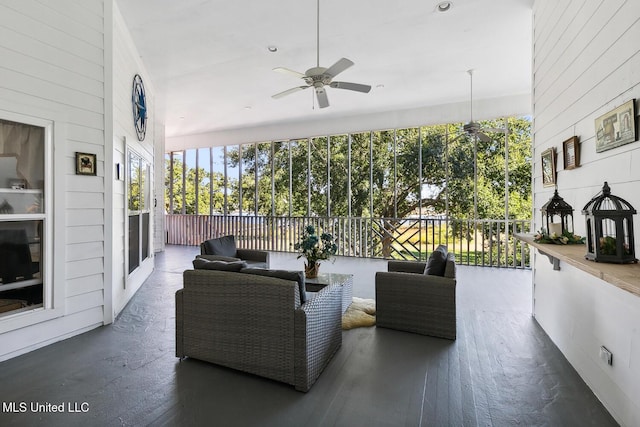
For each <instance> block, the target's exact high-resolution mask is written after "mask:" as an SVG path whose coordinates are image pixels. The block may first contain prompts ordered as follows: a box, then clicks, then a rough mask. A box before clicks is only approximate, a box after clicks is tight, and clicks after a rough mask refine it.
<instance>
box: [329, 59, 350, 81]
mask: <svg viewBox="0 0 640 427" xmlns="http://www.w3.org/2000/svg"><path fill="white" fill-rule="evenodd" d="M352 65H353V62H352V61H350V60H348V59H347V58H340V59H339V60H338V62H336V63H335V64H333V65H332V66H331V67H329V68H327V70H326V71H325V72H324V74H328V75H330V76H331V77H335V76H337V75H338V74H340V73H341V72H343V71H344V70H346V69H347V68H349V67H351V66H352Z"/></svg>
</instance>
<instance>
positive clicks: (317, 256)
mask: <svg viewBox="0 0 640 427" xmlns="http://www.w3.org/2000/svg"><path fill="white" fill-rule="evenodd" d="M293 247H294V249H295V250H296V251H298V253H299V255H298V258H302V257H305V258H306V259H307V262H308V264H309V265H314V264H315V263H317V262H318V261H322V260H327V259H330V258H331V257H333V256H335V254H336V252H338V245H336V244H335V242H334V240H333V236H332V235H331V234H329V233H321V234H320V236H318V235H317V234H316V229H315V227H314V226H313V225H307V226H306V227H305V229H304V232H303V233H302V236H300V241H299V242H298V243H296V244H295V245H294V246H293Z"/></svg>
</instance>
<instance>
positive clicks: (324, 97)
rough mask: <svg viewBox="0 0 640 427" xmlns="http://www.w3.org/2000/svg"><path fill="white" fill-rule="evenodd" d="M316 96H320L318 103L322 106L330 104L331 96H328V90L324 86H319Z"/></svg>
mask: <svg viewBox="0 0 640 427" xmlns="http://www.w3.org/2000/svg"><path fill="white" fill-rule="evenodd" d="M316 96H317V97H318V105H319V106H320V108H326V107H328V106H329V98H327V91H326V90H324V88H317V89H316Z"/></svg>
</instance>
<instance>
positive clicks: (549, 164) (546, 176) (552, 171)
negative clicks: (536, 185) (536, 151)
mask: <svg viewBox="0 0 640 427" xmlns="http://www.w3.org/2000/svg"><path fill="white" fill-rule="evenodd" d="M541 164H542V185H544V186H545V187H553V186H555V185H556V149H555V148H549V149H547V150H544V151H543V152H542V163H541Z"/></svg>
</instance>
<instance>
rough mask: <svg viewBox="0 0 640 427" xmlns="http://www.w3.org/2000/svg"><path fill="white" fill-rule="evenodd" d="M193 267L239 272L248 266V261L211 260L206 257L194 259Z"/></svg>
mask: <svg viewBox="0 0 640 427" xmlns="http://www.w3.org/2000/svg"><path fill="white" fill-rule="evenodd" d="M193 268H195V269H196V270H220V271H235V272H239V271H240V270H242V269H243V268H247V263H246V262H244V261H231V262H225V261H209V260H207V259H204V258H196V259H194V260H193Z"/></svg>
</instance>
